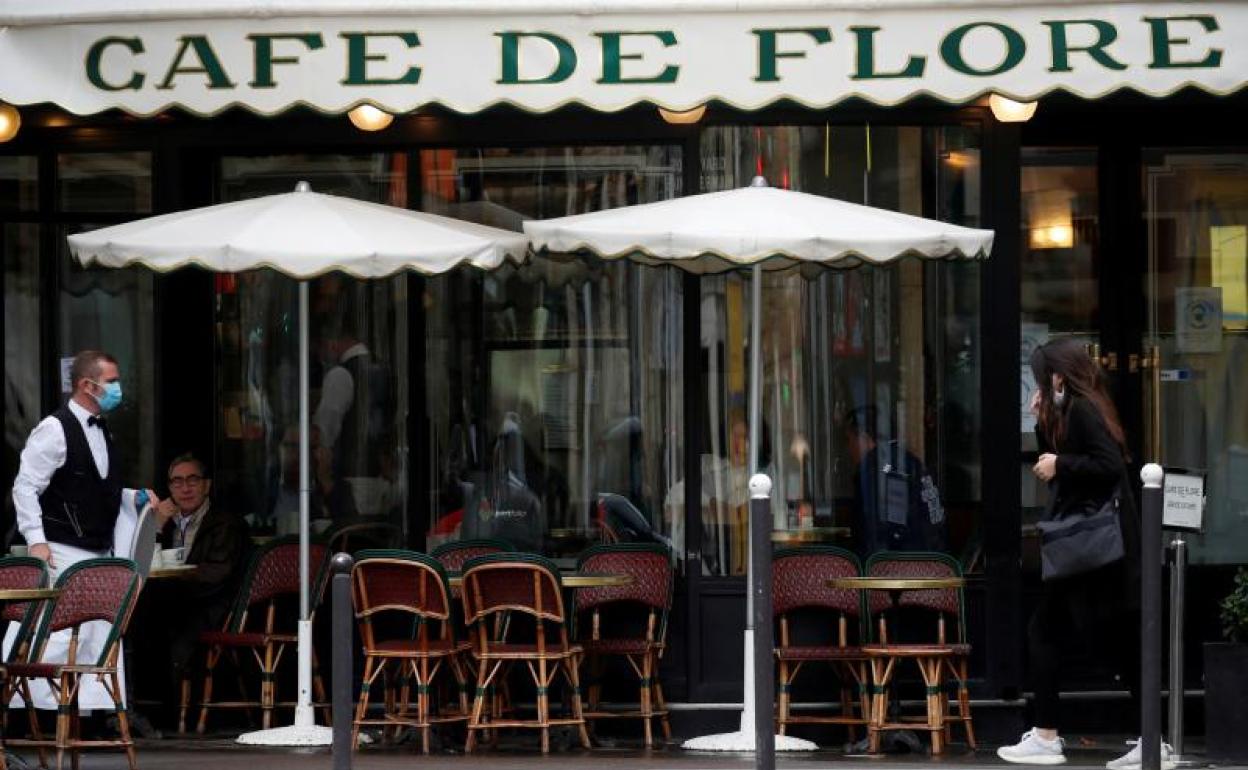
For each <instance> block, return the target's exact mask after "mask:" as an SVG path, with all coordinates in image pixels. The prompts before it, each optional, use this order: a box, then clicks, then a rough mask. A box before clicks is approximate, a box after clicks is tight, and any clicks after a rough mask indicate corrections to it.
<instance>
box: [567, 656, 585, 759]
mask: <svg viewBox="0 0 1248 770" xmlns="http://www.w3.org/2000/svg"><path fill="white" fill-rule="evenodd" d="M580 663H581V662H580V658H579V657H573V658H569V659H567V660H565V661H564V665H565V666H567V668H566V669H565V670H566V671H567V672H568V680H569V681H570V682H571V683H572V717H573V718H574V719H576V720H577V722H578V724H577V726H576V729H577V732H578V733H579V734H580V738H581V747H582V748H585V749H588V748H590V742H589V730H588V729H587V728H586V727H585V709H584V707H583V705H582V704H581V674H580V671H579V669H580Z"/></svg>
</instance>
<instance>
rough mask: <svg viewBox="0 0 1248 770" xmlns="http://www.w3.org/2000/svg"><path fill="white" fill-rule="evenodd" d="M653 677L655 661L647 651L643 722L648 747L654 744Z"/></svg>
mask: <svg viewBox="0 0 1248 770" xmlns="http://www.w3.org/2000/svg"><path fill="white" fill-rule="evenodd" d="M653 679H654V669H653V662H652V661H651V659H650V653H649V652H645V653H643V654H642V656H641V722H642V725H643V729H644V731H645V736H646V748H650V747H651V746H653V745H654V724H653V719H654V702H653V696H652V695H651V693H652V692H653V685H652V684H651V682H652V681H653Z"/></svg>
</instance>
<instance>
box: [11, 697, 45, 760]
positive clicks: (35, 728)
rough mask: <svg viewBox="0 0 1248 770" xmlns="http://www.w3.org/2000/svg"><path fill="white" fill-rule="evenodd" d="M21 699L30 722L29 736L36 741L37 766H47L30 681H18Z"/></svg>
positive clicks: (41, 732)
mask: <svg viewBox="0 0 1248 770" xmlns="http://www.w3.org/2000/svg"><path fill="white" fill-rule="evenodd" d="M18 689H19V691H20V692H21V694H22V701H23V702H24V703H25V704H26V718H27V720H29V723H30V737H31V738H33V739H34V740H35V741H37V742H38V743H37V745H36V747H35V748H36V750H37V752H38V754H39V767H47V766H48V750H47V747H46V746H44V745H43V743H42V741H43V729H42V728H40V727H39V712H38V711H36V710H35V700H34V698H33V697H31V694H30V682H29V680H27V679H22V680H21V681H20V682H19V683H18Z"/></svg>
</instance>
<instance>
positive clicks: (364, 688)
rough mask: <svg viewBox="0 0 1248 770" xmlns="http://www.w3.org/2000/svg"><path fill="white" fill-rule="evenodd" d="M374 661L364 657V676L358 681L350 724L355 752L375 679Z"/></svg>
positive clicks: (352, 745) (358, 745) (371, 658)
mask: <svg viewBox="0 0 1248 770" xmlns="http://www.w3.org/2000/svg"><path fill="white" fill-rule="evenodd" d="M376 660H377V659H376V658H374V657H373V656H372V655H365V656H364V674H363V677H362V678H361V680H360V700H359V701H358V702H357V703H356V704H355V719H354V720H353V721H352V723H351V750H352V751H356V750H358V749H359V747H360V726H361V723H362V722H363V721H364V716H365V715H366V714H368V698H369V695H370V694H371V692H370V691H371V690H372V686H373V682H374V681H375V680H376V679H377V676H376V675H375V674H374V672H373V667H374V665H375V664H376ZM383 665H384V663H383Z"/></svg>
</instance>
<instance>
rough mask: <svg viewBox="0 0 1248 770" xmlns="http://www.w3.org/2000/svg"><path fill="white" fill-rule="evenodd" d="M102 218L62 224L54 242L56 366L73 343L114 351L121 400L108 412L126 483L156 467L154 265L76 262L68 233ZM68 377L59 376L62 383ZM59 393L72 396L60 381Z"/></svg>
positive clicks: (71, 351) (74, 348)
mask: <svg viewBox="0 0 1248 770" xmlns="http://www.w3.org/2000/svg"><path fill="white" fill-rule="evenodd" d="M98 226H99V225H95V224H91V225H75V226H73V227H72V228H61V229H60V231H59V233H58V235H57V239H56V242H57V244H58V247H59V248H58V251H59V253H58V255H57V260H56V265H57V269H58V270H59V271H60V278H59V284H60V289H61V293H60V301H59V302H58V303H57V313H58V316H59V317H58V319H57V324H56V331H57V348H56V349H57V351H58V352H57V356H58V358H59V359H61V366H62V367H63V366H65V365H66V359H69V358H72V357H73V356H74V355H75V354H76V353H77V352H78V351H80V350H87V349H94V350H104V351H107V352H109V353H111V354H112V355H113V356H114V357H116V359H117V363H118V365H119V368H120V369H121V389H122V393H123V394H124V395H123V398H122V402H121V406H119V407H118V408H117V409H116V410H115V411H114V412H112V413H110V414H109V415H108V424H109V430H110V431H111V432H112V433H113V437H114V439H115V440H116V442H117V445H118V446H119V447H123V448H124V449H123V451H122V452H121V459H122V474H121V479H122V481H123V482H124V483H126V484H136V485H137V484H144V483H149V482H148V480H149V479H151V478H152V469H153V468H155V467H156V463H157V458H156V452H155V445H156V442H155V436H156V409H155V403H156V398H155V393H156V371H157V367H156V360H155V330H154V328H153V324H152V318H154V317H155V307H154V297H153V292H152V289H153V285H154V279H153V276H152V272H151V271H150V270H147V269H146V268H141V267H128V268H123V269H115V268H106V267H91V268H83V267H81V266H79V264H78V262H77V260H75V259H73V258H72V257H70V255H69V249H68V245H67V242H66V240H65V239H66V237H67V236H68V235H70V234H71V233H75V232H81V231H83V230H93V229H95V228H96V227H98ZM65 384H66V383H65V382H64V381H63V380H62V381H61V385H62V386H64V385H65ZM60 396H61V398H66V397H68V396H69V391H68V390H65V389H63V390H62V392H61V393H60Z"/></svg>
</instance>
